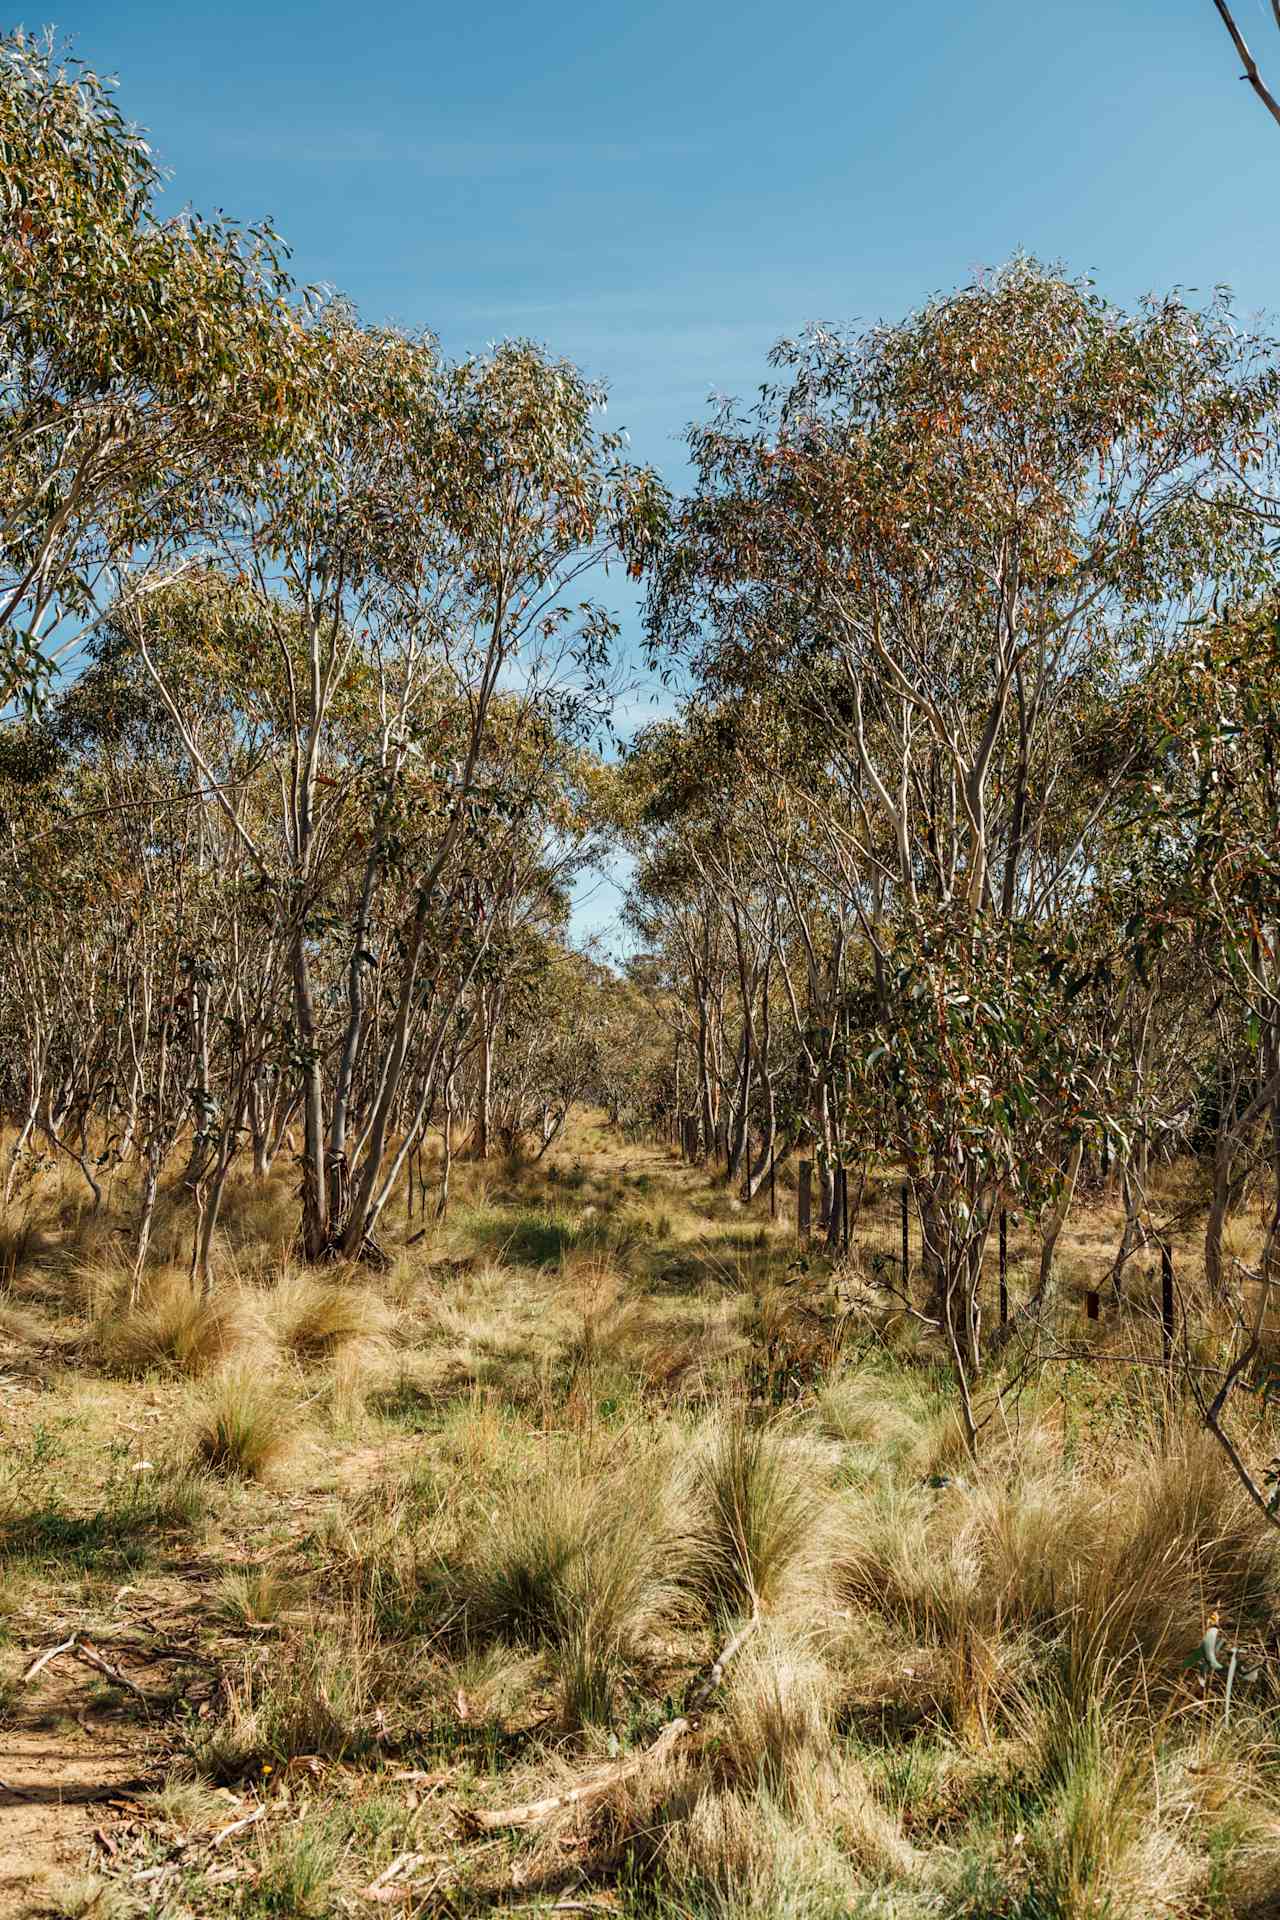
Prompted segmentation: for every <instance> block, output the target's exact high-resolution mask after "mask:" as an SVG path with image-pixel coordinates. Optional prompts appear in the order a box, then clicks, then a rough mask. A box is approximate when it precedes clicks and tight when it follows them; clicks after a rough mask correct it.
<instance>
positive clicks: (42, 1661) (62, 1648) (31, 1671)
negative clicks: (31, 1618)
mask: <svg viewBox="0 0 1280 1920" xmlns="http://www.w3.org/2000/svg"><path fill="white" fill-rule="evenodd" d="M75 1644H76V1637H75V1635H74V1633H73V1634H72V1636H71V1638H70V1639H69V1640H60V1641H59V1642H58V1644H57V1646H56V1647H50V1648H49V1650H48V1652H47V1653H42V1654H39V1655H38V1656H37V1658H36V1659H34V1660H33V1661H32V1662H31V1665H30V1666H29V1667H28V1668H27V1670H26V1672H25V1673H24V1674H23V1676H22V1684H23V1686H24V1687H25V1686H26V1684H27V1682H28V1680H34V1679H35V1677H36V1675H37V1674H38V1673H39V1672H40V1671H41V1669H42V1668H43V1667H47V1666H48V1664H49V1662H50V1661H51V1660H56V1659H57V1658H58V1655H59V1654H60V1653H70V1651H71V1649H72V1648H73V1647H74V1646H75Z"/></svg>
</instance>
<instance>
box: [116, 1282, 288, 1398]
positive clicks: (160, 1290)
mask: <svg viewBox="0 0 1280 1920" xmlns="http://www.w3.org/2000/svg"><path fill="white" fill-rule="evenodd" d="M104 1291H105V1292H106V1295H107V1297H106V1300H105V1302H104V1304H103V1306H102V1308H101V1310H100V1312H99V1316H98V1318H97V1321H96V1324H95V1327H94V1335H93V1337H94V1344H95V1347H96V1350H97V1353H98V1355H99V1358H100V1360H101V1362H102V1365H103V1367H104V1368H105V1369H106V1371H107V1372H109V1373H120V1374H127V1375H137V1374H144V1373H149V1372H152V1371H162V1372H163V1371H168V1372H172V1373H179V1374H184V1375H186V1376H188V1377H190V1378H196V1377H198V1376H199V1375H201V1374H204V1373H208V1372H209V1371H210V1369H211V1368H214V1367H218V1366H222V1365H223V1364H224V1363H225V1362H227V1361H228V1360H230V1359H232V1358H233V1357H234V1356H235V1355H236V1354H237V1353H242V1352H244V1351H246V1350H247V1349H249V1348H250V1347H254V1348H256V1349H257V1351H258V1352H259V1353H261V1351H262V1346H263V1343H264V1329H263V1326H262V1322H261V1319H260V1317H259V1315H258V1314H257V1312H256V1311H255V1309H254V1306H253V1303H252V1302H251V1301H250V1300H249V1299H248V1298H247V1297H246V1296H245V1295H244V1294H243V1293H241V1292H240V1291H239V1290H238V1289H236V1288H230V1287H223V1288H218V1289H216V1290H215V1291H213V1292H211V1293H209V1294H205V1293H202V1292H201V1290H200V1289H199V1288H198V1287H196V1286H194V1285H193V1284H192V1282H191V1280H190V1279H189V1277H188V1276H187V1275H186V1274H185V1273H181V1272H177V1271H174V1270H173V1269H172V1268H162V1269H159V1270H157V1271H151V1272H148V1273H147V1274H145V1275H144V1277H143V1280H142V1282H141V1285H140V1286H139V1287H137V1288H136V1289H135V1288H134V1284H133V1281H132V1277H131V1276H112V1277H111V1279H110V1280H109V1281H108V1282H107V1283H105V1285H104ZM135 1291H136V1296H137V1297H136V1298H134V1297H133V1295H134V1293H135Z"/></svg>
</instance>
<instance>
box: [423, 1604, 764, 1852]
mask: <svg viewBox="0 0 1280 1920" xmlns="http://www.w3.org/2000/svg"><path fill="white" fill-rule="evenodd" d="M759 1624H760V1616H759V1614H758V1613H753V1614H752V1616H751V1618H750V1620H748V1621H747V1624H746V1625H745V1626H744V1627H741V1628H740V1629H739V1630H738V1632H737V1633H735V1634H734V1636H733V1638H732V1640H730V1641H729V1642H728V1644H727V1645H726V1646H725V1647H723V1648H722V1650H721V1651H720V1653H719V1654H718V1655H717V1656H716V1659H715V1661H714V1663H713V1664H712V1666H711V1668H710V1670H709V1672H708V1673H707V1676H706V1678H705V1679H704V1680H703V1681H702V1683H701V1685H700V1686H698V1687H697V1688H696V1689H695V1691H694V1693H693V1697H692V1699H691V1700H690V1703H689V1709H688V1711H687V1713H683V1714H681V1716H680V1718H679V1719H678V1720H669V1721H668V1722H667V1724H666V1726H665V1727H663V1728H662V1730H661V1732H660V1733H659V1734H658V1736H657V1738H656V1739H655V1740H654V1742H653V1744H652V1745H651V1746H648V1747H646V1748H645V1749H644V1751H643V1753H637V1754H633V1755H632V1756H631V1757H630V1758H629V1759H627V1760H620V1761H618V1762H617V1763H616V1764H615V1765H613V1766H609V1767H605V1768H603V1769H602V1770H601V1771H600V1772H598V1773H595V1774H593V1775H590V1776H588V1778H587V1779H585V1780H580V1781H579V1782H578V1785H577V1786H576V1787H567V1788H565V1789H564V1791H563V1792H561V1793H550V1794H548V1795H547V1796H546V1798H545V1799H542V1800H526V1801H524V1802H523V1803H522V1804H521V1805H520V1806H517V1807H502V1808H500V1809H499V1810H498V1811H496V1812H486V1811H485V1810H484V1809H483V1808H479V1807H471V1808H468V1809H467V1810H466V1811H465V1812H464V1813H463V1814H462V1816H461V1817H462V1821H463V1824H464V1825H465V1826H467V1827H470V1828H472V1829H473V1830H478V1831H481V1832H487V1833H491V1832H492V1831H493V1830H494V1828H496V1827H532V1826H536V1825H537V1823H538V1822H539V1821H540V1820H548V1819H550V1817H551V1815H552V1814H553V1813H560V1812H562V1811H563V1810H565V1809H566V1808H568V1807H581V1806H589V1805H590V1804H591V1802H592V1801H593V1800H598V1799H601V1798H602V1797H603V1796H604V1795H605V1794H606V1793H608V1792H610V1791H611V1789H612V1788H614V1787H616V1786H620V1785H621V1784H622V1782H623V1781H625V1780H631V1779H634V1778H635V1776H636V1774H638V1773H642V1772H643V1771H644V1769H645V1768H646V1767H647V1766H649V1765H650V1764H651V1763H652V1762H654V1761H657V1760H661V1759H663V1758H664V1757H665V1756H666V1755H667V1754H668V1753H670V1751H671V1749H672V1748H673V1747H674V1746H677V1745H678V1744H679V1742H680V1741H681V1740H683V1739H684V1737H685V1735H686V1734H688V1733H692V1732H693V1729H694V1727H695V1726H696V1725H697V1716H698V1715H699V1714H700V1713H701V1711H702V1709H703V1708H704V1707H705V1706H706V1704H707V1702H708V1701H709V1700H710V1698H711V1696H712V1694H713V1693H714V1692H715V1690H716V1688H717V1687H718V1686H719V1685H720V1682H721V1681H722V1680H723V1679H724V1675H725V1668H726V1667H727V1666H728V1664H729V1662H730V1661H731V1660H732V1659H733V1657H734V1655H735V1654H736V1653H738V1652H740V1650H741V1649H742V1647H743V1646H745V1644H746V1642H747V1641H748V1640H749V1639H750V1638H751V1636H752V1634H753V1633H754V1632H755V1630H756V1628H757V1627H758V1626H759Z"/></svg>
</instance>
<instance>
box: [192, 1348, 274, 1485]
mask: <svg viewBox="0 0 1280 1920" xmlns="http://www.w3.org/2000/svg"><path fill="white" fill-rule="evenodd" d="M296 1437H297V1415H296V1413H295V1411H294V1408H293V1405H292V1402H291V1401H290V1399H289V1398H288V1396H287V1394H286V1393H285V1392H284V1391H283V1390H282V1387H281V1383H280V1381H279V1380H277V1379H273V1378H272V1377H271V1376H270V1375H269V1374H263V1373H261V1372H259V1371H258V1370H256V1369H254V1368H250V1367H248V1366H245V1365H241V1366H237V1367H233V1368H229V1369H228V1370H227V1371H226V1372H225V1373H219V1374H215V1375H213V1376H212V1378H210V1379H209V1380H207V1381H206V1382H204V1383H203V1384H202V1385H201V1386H200V1387H199V1388H198V1389H197V1390H196V1391H195V1392H194V1393H193V1395H192V1399H191V1408H190V1416H189V1445H190V1450H191V1453H192V1455H193V1456H194V1458H195V1459H196V1460H197V1461H198V1462H199V1463H200V1464H201V1466H203V1467H205V1468H207V1469H208V1471H209V1472H211V1473H216V1474H220V1475H222V1476H224V1477H226V1478H235V1479H244V1480H265V1479H267V1478H269V1477H270V1475H271V1474H272V1473H273V1472H274V1471H275V1470H276V1469H278V1468H279V1467H280V1466H282V1465H283V1463H284V1461H285V1460H286V1459H287V1458H288V1455H289V1453H290V1451H291V1449H292V1447H293V1444H294V1441H295V1439H296Z"/></svg>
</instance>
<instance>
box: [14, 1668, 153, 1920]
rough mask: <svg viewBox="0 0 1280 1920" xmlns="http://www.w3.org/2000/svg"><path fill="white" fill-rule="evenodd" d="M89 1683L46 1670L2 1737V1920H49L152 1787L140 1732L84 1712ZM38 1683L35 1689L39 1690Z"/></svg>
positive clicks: (76, 1674)
mask: <svg viewBox="0 0 1280 1920" xmlns="http://www.w3.org/2000/svg"><path fill="white" fill-rule="evenodd" d="M89 1678H90V1676H89V1675H87V1674H85V1673H84V1672H83V1671H72V1672H69V1673H63V1672H60V1671H59V1670H58V1668H57V1667H54V1668H52V1669H46V1671H45V1672H44V1673H42V1674H40V1675H39V1676H38V1678H37V1680H36V1682H35V1683H34V1684H33V1687H32V1689H31V1691H30V1693H29V1694H27V1693H26V1691H25V1690H24V1692H23V1694H22V1695H21V1696H20V1697H19V1699H18V1701H17V1702H16V1705H15V1707H14V1709H13V1712H12V1714H11V1716H10V1718H9V1721H8V1724H7V1725H6V1726H5V1727H4V1729H3V1731H2V1732H0V1915H3V1916H5V1920H9V1916H11V1915H14V1916H16V1915H24V1916H26V1915H32V1916H34V1915H37V1914H44V1913H48V1912H49V1910H50V1903H51V1902H53V1901H56V1900H58V1899H59V1898H60V1897H63V1898H65V1894H66V1891H67V1890H68V1889H69V1888H70V1887H72V1886H73V1885H74V1884H75V1883H76V1882H84V1881H85V1880H87V1879H88V1878H89V1877H90V1876H91V1875H92V1873H93V1870H94V1867H95V1865H97V1864H102V1865H105V1864H106V1863H107V1861H108V1860H109V1858H110V1855H111V1851H112V1849H113V1848H114V1847H115V1845H116V1842H115V1840H114V1839H113V1837H112V1829H113V1828H115V1827H117V1826H118V1825H119V1824H120V1822H121V1820H122V1819H123V1818H127V1817H129V1815H130V1814H131V1812H132V1811H133V1808H132V1804H131V1803H132V1801H133V1797H134V1796H135V1795H136V1794H138V1793H140V1792H142V1791H144V1790H145V1789H146V1788H148V1787H151V1786H154V1785H155V1784H156V1782H155V1777H154V1774H153V1772H152V1771H151V1767H150V1756H149V1753H148V1741H147V1738H146V1735H145V1732H143V1731H140V1730H139V1729H138V1728H137V1727H136V1726H133V1725H131V1724H128V1723H126V1722H123V1721H120V1720H116V1719H98V1718H95V1716H94V1714H93V1712H92V1711H91V1710H86V1706H85V1697H86V1694H87V1693H88V1692H89V1691H90V1689H89V1688H88V1687H87V1686H86V1684H85V1683H86V1680H88V1679H89ZM42 1683H43V1684H42Z"/></svg>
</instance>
